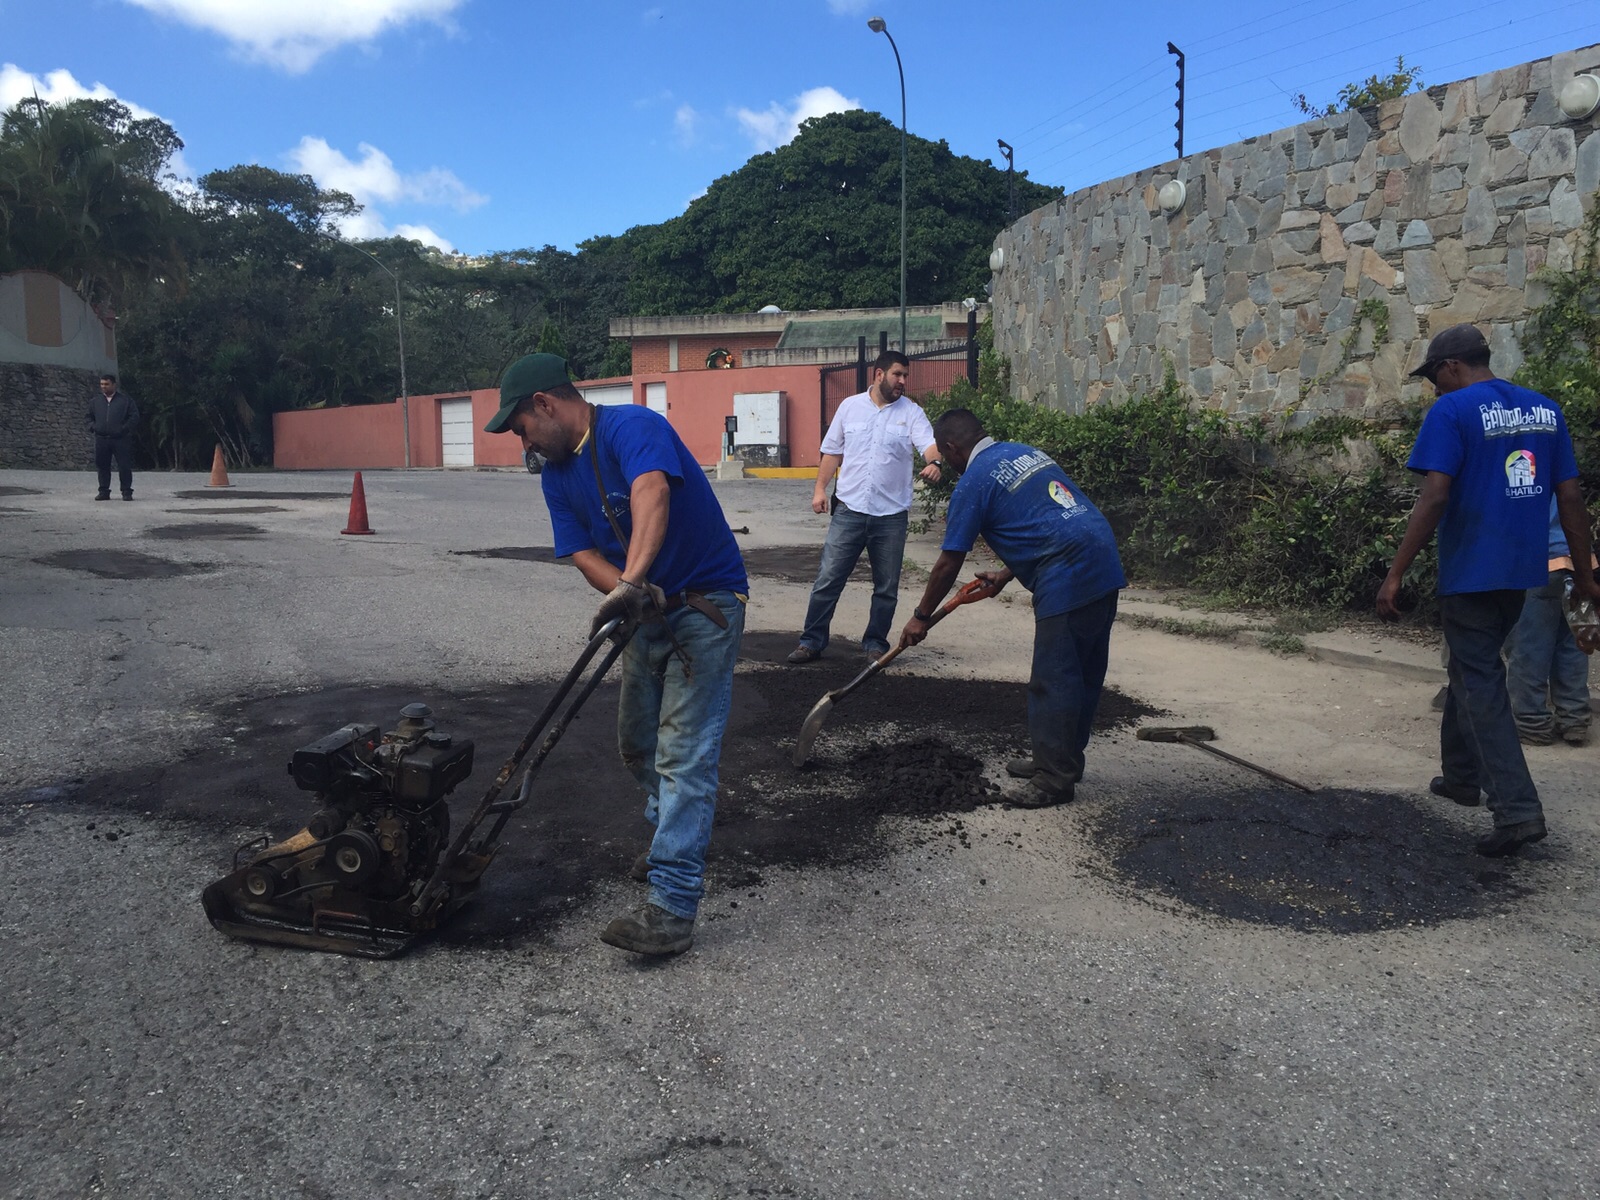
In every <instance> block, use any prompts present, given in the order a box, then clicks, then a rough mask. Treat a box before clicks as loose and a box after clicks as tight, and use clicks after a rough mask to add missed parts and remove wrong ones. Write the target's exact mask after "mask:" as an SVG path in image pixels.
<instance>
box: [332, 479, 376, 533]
mask: <svg viewBox="0 0 1600 1200" xmlns="http://www.w3.org/2000/svg"><path fill="white" fill-rule="evenodd" d="M339 532H340V533H371V532H372V526H371V525H368V524H367V489H366V488H364V487H362V486H361V472H360V471H357V472H356V484H355V486H354V487H353V488H351V489H350V523H349V525H348V526H347V527H346V528H344V529H341V530H339Z"/></svg>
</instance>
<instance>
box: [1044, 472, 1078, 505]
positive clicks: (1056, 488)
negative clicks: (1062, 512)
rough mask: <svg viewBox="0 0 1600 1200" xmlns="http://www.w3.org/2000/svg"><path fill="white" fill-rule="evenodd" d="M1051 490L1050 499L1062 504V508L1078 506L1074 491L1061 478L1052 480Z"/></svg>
mask: <svg viewBox="0 0 1600 1200" xmlns="http://www.w3.org/2000/svg"><path fill="white" fill-rule="evenodd" d="M1049 492H1050V499H1052V500H1054V501H1055V502H1056V503H1057V504H1059V505H1061V507H1062V508H1065V509H1074V508H1077V507H1078V501H1077V499H1076V498H1074V496H1073V495H1072V492H1071V491H1070V490H1069V489H1068V488H1067V486H1066V485H1065V484H1064V483H1062V482H1061V481H1060V480H1059V479H1052V480H1051V481H1050V488H1049Z"/></svg>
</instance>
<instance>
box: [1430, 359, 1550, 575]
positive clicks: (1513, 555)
mask: <svg viewBox="0 0 1600 1200" xmlns="http://www.w3.org/2000/svg"><path fill="white" fill-rule="evenodd" d="M1406 466H1408V467H1410V468H1411V469H1412V470H1413V471H1423V472H1426V471H1442V472H1444V473H1445V474H1446V475H1449V476H1450V477H1451V482H1450V501H1449V503H1448V505H1447V506H1446V507H1445V510H1444V518H1443V520H1441V521H1440V522H1439V594H1440V595H1441V596H1454V595H1458V594H1460V593H1462V592H1493V591H1501V590H1510V589H1517V588H1530V587H1542V586H1543V585H1544V583H1545V581H1546V580H1547V579H1548V577H1549V571H1548V570H1547V567H1546V563H1547V562H1548V560H1547V558H1546V556H1545V547H1546V537H1547V531H1548V528H1549V521H1550V501H1551V499H1552V498H1553V497H1554V495H1555V488H1556V484H1558V483H1562V482H1564V481H1565V480H1568V479H1572V478H1574V477H1576V476H1577V474H1578V464H1577V460H1576V459H1575V458H1574V456H1573V453H1572V438H1571V437H1570V436H1568V434H1567V422H1566V418H1564V417H1563V416H1562V415H1561V409H1560V408H1558V407H1557V406H1556V404H1555V403H1554V402H1553V401H1551V400H1547V399H1546V398H1545V397H1543V396H1541V395H1540V394H1539V393H1538V392H1530V391H1529V390H1528V389H1527V388H1520V387H1518V386H1517V385H1516V384H1514V383H1507V382H1506V381H1505V380H1503V379H1486V380H1484V381H1483V382H1482V383H1473V384H1468V385H1467V386H1466V387H1464V388H1460V389H1458V390H1456V391H1454V392H1447V393H1446V394H1445V395H1443V396H1440V397H1439V399H1438V400H1437V401H1435V402H1434V405H1433V407H1432V408H1430V409H1429V410H1428V415H1427V416H1425V417H1424V418H1423V419H1422V430H1421V432H1419V433H1418V434H1417V444H1416V445H1415V446H1414V447H1412V450H1411V459H1410V461H1409V462H1407V463H1406Z"/></svg>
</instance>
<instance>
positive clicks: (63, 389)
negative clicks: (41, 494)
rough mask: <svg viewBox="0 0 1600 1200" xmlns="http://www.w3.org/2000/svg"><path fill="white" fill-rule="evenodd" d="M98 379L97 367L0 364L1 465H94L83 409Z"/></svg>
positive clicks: (73, 467)
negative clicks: (87, 368) (91, 368)
mask: <svg viewBox="0 0 1600 1200" xmlns="http://www.w3.org/2000/svg"><path fill="white" fill-rule="evenodd" d="M99 383H100V373H99V372H98V371H89V370H83V369H80V368H77V367H55V366H41V365H37V364H33V363H6V362H0V467H13V468H16V467H27V468H34V469H66V470H75V471H82V470H86V469H88V468H90V467H92V466H93V465H94V446H93V444H92V439H91V438H90V436H89V432H88V429H89V425H88V419H87V413H88V411H89V400H90V398H91V397H93V396H95V395H98V394H99Z"/></svg>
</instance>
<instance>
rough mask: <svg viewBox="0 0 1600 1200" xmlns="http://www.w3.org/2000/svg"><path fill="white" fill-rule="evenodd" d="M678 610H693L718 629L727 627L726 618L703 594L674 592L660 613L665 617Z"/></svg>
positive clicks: (686, 591) (685, 591)
mask: <svg viewBox="0 0 1600 1200" xmlns="http://www.w3.org/2000/svg"><path fill="white" fill-rule="evenodd" d="M680 608H692V609H694V610H695V611H696V612H698V613H700V614H701V615H703V616H704V617H706V619H707V620H709V621H710V622H711V623H712V624H713V625H715V626H716V627H717V628H718V629H726V628H727V627H728V618H727V617H725V616H723V615H722V610H721V609H720V608H718V607H717V606H716V605H715V604H714V603H712V602H711V601H710V600H708V599H706V594H705V593H704V592H691V591H688V590H687V589H685V590H684V591H681V592H674V593H673V594H672V595H670V596H668V597H667V603H666V605H665V606H664V607H663V608H662V610H661V612H662V615H663V616H665V614H667V613H675V612H677V611H678V610H679V609H680Z"/></svg>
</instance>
